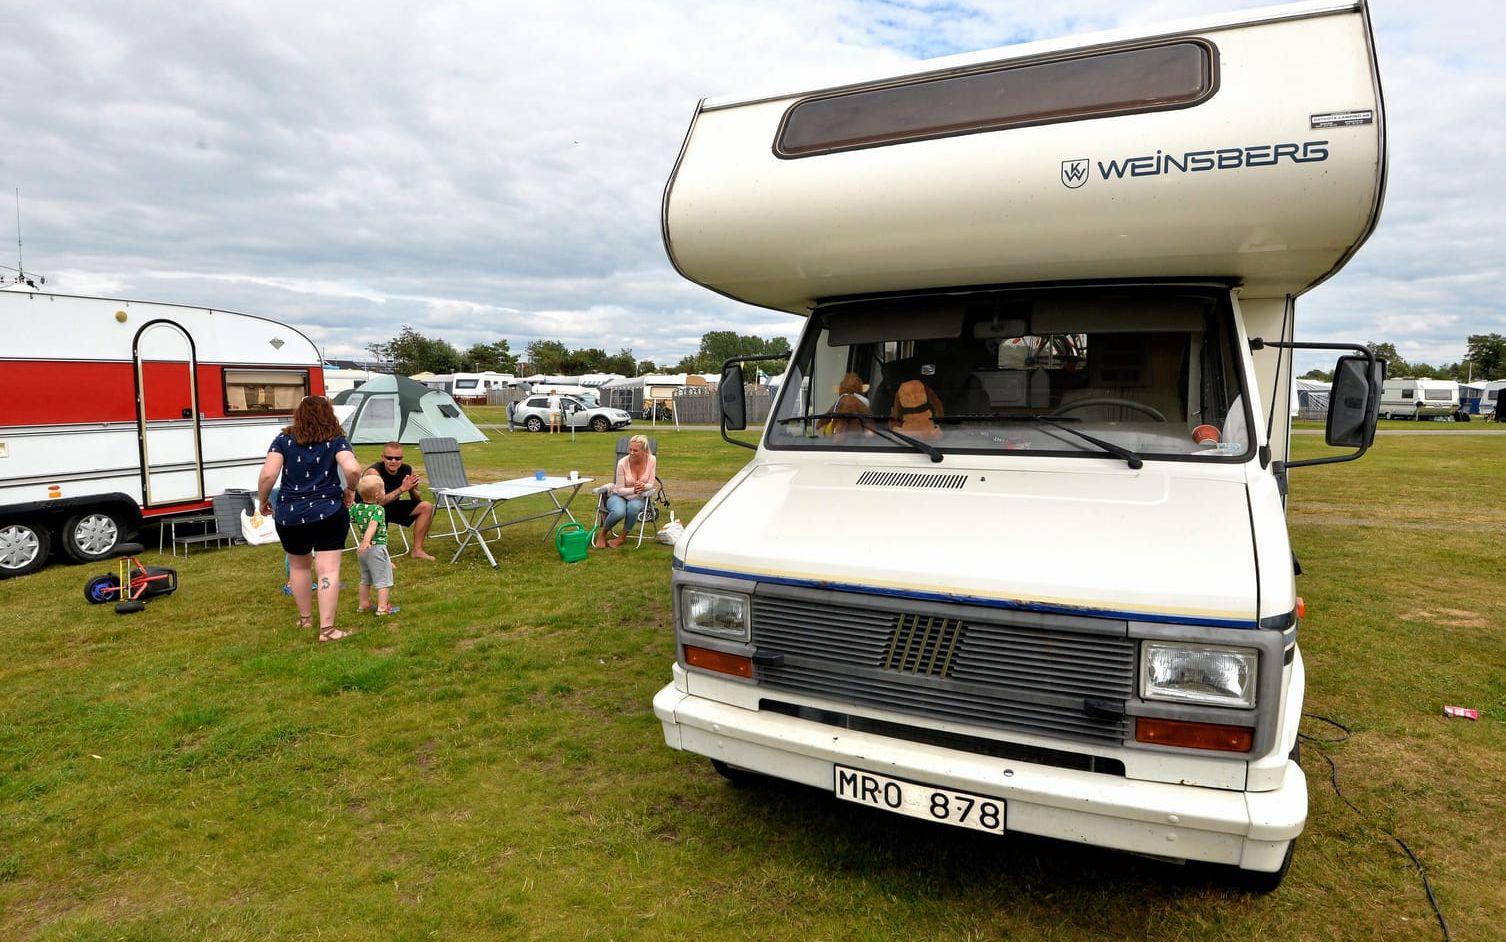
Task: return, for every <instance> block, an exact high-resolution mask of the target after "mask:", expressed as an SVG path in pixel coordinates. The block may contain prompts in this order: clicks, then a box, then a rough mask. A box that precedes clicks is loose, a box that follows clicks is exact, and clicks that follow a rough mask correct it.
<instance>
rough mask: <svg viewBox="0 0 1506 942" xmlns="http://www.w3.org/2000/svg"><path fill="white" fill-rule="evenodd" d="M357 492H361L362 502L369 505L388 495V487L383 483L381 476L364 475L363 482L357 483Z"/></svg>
mask: <svg viewBox="0 0 1506 942" xmlns="http://www.w3.org/2000/svg"><path fill="white" fill-rule="evenodd" d="M356 490H357V491H358V492H360V494H361V499H362V500H364V501H365V502H366V503H368V504H374V503H376V502H377V500H378V499H380V498H381V496H382V495H383V494H385V493H387V485H385V484H383V483H382V478H381V476H380V475H377V474H364V475H362V476H361V480H359V481H357V482H356Z"/></svg>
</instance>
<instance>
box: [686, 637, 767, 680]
mask: <svg viewBox="0 0 1506 942" xmlns="http://www.w3.org/2000/svg"><path fill="white" fill-rule="evenodd" d="M685 663H686V664H688V665H689V666H691V667H699V668H702V669H703V670H708V671H716V672H717V673H718V674H731V675H732V676H734V677H752V676H753V661H752V659H751V658H749V657H747V656H745V655H742V654H726V653H724V652H722V651H713V650H711V649H710V648H698V647H695V646H694V645H689V644H687V645H685Z"/></svg>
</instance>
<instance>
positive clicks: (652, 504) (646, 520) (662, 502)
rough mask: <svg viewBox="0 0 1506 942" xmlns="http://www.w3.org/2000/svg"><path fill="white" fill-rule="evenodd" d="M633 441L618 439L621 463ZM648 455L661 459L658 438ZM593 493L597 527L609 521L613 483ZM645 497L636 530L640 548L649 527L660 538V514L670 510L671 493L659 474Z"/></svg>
mask: <svg viewBox="0 0 1506 942" xmlns="http://www.w3.org/2000/svg"><path fill="white" fill-rule="evenodd" d="M631 440H632V437H631V436H628V435H623V436H620V437H619V438H618V439H617V460H618V461H621V460H622V459H623V458H626V457H627V453H628V443H629V442H630V441H631ZM648 453H649V454H651V455H653V456H654V457H655V458H657V457H659V440H658V439H656V438H650V439H649V440H648ZM616 479H617V466H616V464H613V466H612V480H613V482H615V481H616ZM593 493H595V494H596V525H597V526H601V524H602V523H603V522H604V521H605V520H606V519H607V498H608V497H609V496H611V493H612V484H611V483H608V484H603V485H601V486H600V487H597V488H594V489H593ZM643 497H644V502H643V509H642V510H641V511H639V512H638V516H637V519H636V521H635V529H637V531H638V544H637V545H639V546H642V545H643V534H644V532H645V531H647V530H648V528H649V527H653V528H654V535H655V536H658V534H659V514H660V512H661V511H662V510H668V509H669V492H668V491H667V490H665V489H664V480H663V479H662V478H660V477H659V475H658V474H655V475H654V486H653V487H651V488H649V489H648V490H646V491H644V492H643Z"/></svg>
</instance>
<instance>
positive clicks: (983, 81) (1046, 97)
mask: <svg viewBox="0 0 1506 942" xmlns="http://www.w3.org/2000/svg"><path fill="white" fill-rule="evenodd" d="M1212 90H1213V60H1212V50H1211V48H1210V47H1209V46H1207V45H1205V44H1204V43H1201V42H1178V43H1171V44H1168V45H1161V46H1149V47H1145V48H1141V49H1126V50H1122V51H1119V52H1109V53H1102V54H1100V55H1095V56H1088V57H1082V58H1075V59H1063V60H1059V61H1056V62H1039V63H1033V64H1030V65H1017V66H1010V67H1006V68H995V69H988V70H985V71H978V72H970V73H967V74H965V75H952V76H947V77H945V78H935V79H927V80H923V81H918V82H910V83H907V84H903V85H893V86H889V87H886V88H873V89H864V90H861V91H855V92H846V93H842V94H837V95H829V96H826V97H822V98H811V99H807V100H806V101H802V102H799V103H797V104H796V105H795V106H794V107H792V108H791V109H790V110H789V113H788V114H786V115H785V120H784V124H783V126H782V127H781V128H780V131H779V139H778V142H777V144H776V146H775V150H776V152H777V153H779V154H780V155H781V156H784V157H805V156H809V155H813V154H823V153H830V152H832V151H842V150H853V149H855V148H859V147H873V146H877V145H880V144H898V143H901V142H904V141H917V140H924V139H926V138H933V137H948V136H951V135H955V134H969V133H973V132H976V131H992V130H998V129H1000V128H1008V127H1018V126H1020V125H1027V124H1048V123H1052V122H1057V121H1074V120H1079V119H1082V118H1099V117H1105V116H1108V115H1116V114H1128V113H1131V112H1136V111H1158V110H1163V109H1168V108H1177V107H1185V106H1187V105H1192V104H1196V103H1197V102H1199V101H1201V100H1203V99H1204V98H1206V97H1207V96H1208V95H1209V94H1210V93H1211V92H1212Z"/></svg>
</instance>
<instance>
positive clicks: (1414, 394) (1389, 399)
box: [1380, 379, 1459, 419]
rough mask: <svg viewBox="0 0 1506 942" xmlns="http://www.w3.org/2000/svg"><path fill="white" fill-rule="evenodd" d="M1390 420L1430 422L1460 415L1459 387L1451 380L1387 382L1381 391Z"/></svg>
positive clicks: (1383, 406)
mask: <svg viewBox="0 0 1506 942" xmlns="http://www.w3.org/2000/svg"><path fill="white" fill-rule="evenodd" d="M1380 412H1381V415H1382V416H1383V417H1385V418H1388V419H1431V418H1438V417H1440V416H1453V415H1455V414H1456V413H1458V412H1459V384H1458V383H1457V382H1455V381H1454V380H1451V379H1388V380H1386V384H1385V387H1384V389H1383V390H1382V391H1381V405H1380Z"/></svg>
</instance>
